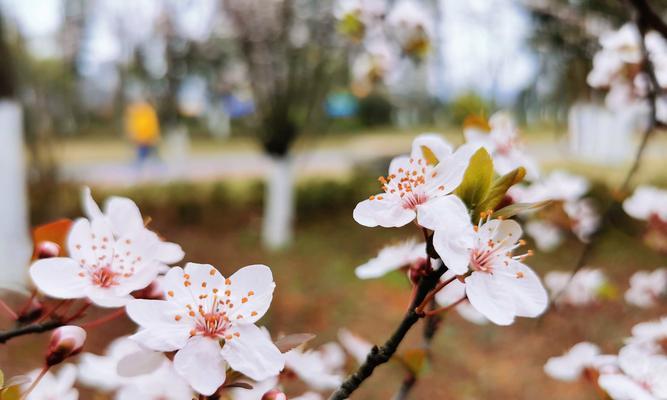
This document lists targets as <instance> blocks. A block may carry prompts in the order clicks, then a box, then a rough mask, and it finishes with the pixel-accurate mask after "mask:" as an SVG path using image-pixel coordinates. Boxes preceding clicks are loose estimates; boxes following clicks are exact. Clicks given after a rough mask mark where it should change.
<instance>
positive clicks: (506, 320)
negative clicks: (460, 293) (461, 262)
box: [465, 272, 515, 325]
mask: <svg viewBox="0 0 667 400" xmlns="http://www.w3.org/2000/svg"><path fill="white" fill-rule="evenodd" d="M465 283H466V294H467V295H468V300H469V301H470V304H472V305H473V307H475V309H477V311H479V312H480V313H482V315H484V316H485V317H486V318H488V319H489V320H490V321H491V322H493V323H494V324H498V325H510V324H512V322H514V315H515V305H514V299H513V298H512V296H511V294H510V293H509V292H508V291H507V289H506V287H504V286H503V284H502V283H501V282H499V280H498V278H497V277H495V276H494V275H491V274H488V273H483V272H473V274H472V275H470V276H469V277H467V278H466V279H465Z"/></svg>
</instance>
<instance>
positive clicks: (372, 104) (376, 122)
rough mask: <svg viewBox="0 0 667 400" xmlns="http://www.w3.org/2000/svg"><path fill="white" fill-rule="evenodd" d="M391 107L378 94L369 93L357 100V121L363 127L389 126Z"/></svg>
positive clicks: (384, 98) (387, 101) (385, 99)
mask: <svg viewBox="0 0 667 400" xmlns="http://www.w3.org/2000/svg"><path fill="white" fill-rule="evenodd" d="M392 111H393V106H392V104H391V103H390V102H389V100H388V99H387V98H386V97H385V96H383V95H381V94H379V93H371V94H369V95H368V96H366V97H364V98H362V99H360V100H359V112H358V116H359V121H360V122H361V125H362V126H364V127H375V126H381V125H389V124H391V114H392Z"/></svg>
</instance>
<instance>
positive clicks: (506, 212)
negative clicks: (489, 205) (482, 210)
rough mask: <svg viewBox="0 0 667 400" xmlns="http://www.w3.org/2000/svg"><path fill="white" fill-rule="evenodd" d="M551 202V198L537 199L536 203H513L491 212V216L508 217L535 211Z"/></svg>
mask: <svg viewBox="0 0 667 400" xmlns="http://www.w3.org/2000/svg"><path fill="white" fill-rule="evenodd" d="M550 203H551V200H545V201H538V202H537V203H514V204H511V205H509V206H507V207H503V208H501V209H500V210H498V211H496V212H494V213H493V215H492V217H493V218H509V217H513V216H515V215H517V214H518V213H522V212H524V211H535V210H539V209H540V208H542V207H546V206H547V205H549V204H550Z"/></svg>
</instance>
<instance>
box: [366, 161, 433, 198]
mask: <svg viewBox="0 0 667 400" xmlns="http://www.w3.org/2000/svg"><path fill="white" fill-rule="evenodd" d="M436 176H437V172H435V171H433V167H432V166H431V165H428V163H427V162H426V160H424V159H422V158H417V159H414V158H411V159H410V161H409V166H408V167H406V168H399V169H398V170H397V171H396V173H395V174H390V175H389V176H387V177H384V176H381V177H379V178H378V180H379V181H380V183H381V184H382V190H384V192H385V193H387V194H388V195H395V196H399V197H400V198H401V204H402V205H403V208H405V209H409V210H414V209H415V208H417V206H418V205H420V204H424V203H425V202H426V201H428V199H429V196H428V194H427V193H426V190H425V186H426V184H427V183H428V182H429V180H431V179H433V178H435V177H436ZM438 189H439V190H444V187H443V186H440V187H439V188H438ZM374 199H376V197H375V196H371V198H370V200H374ZM377 200H382V196H377Z"/></svg>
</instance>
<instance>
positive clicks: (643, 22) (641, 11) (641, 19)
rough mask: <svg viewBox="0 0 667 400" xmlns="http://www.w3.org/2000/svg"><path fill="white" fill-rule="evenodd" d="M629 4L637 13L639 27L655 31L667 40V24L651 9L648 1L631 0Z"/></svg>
mask: <svg viewBox="0 0 667 400" xmlns="http://www.w3.org/2000/svg"><path fill="white" fill-rule="evenodd" d="M629 2H630V4H631V5H632V7H634V9H635V10H636V11H637V15H638V21H637V24H638V25H640V26H643V27H645V28H646V30H650V29H654V30H656V31H658V32H660V34H661V35H662V36H663V37H664V38H665V39H667V23H665V21H663V20H662V18H660V16H659V15H658V14H657V13H656V12H655V11H654V10H653V8H651V5H650V4H648V0H629ZM640 29H641V27H640Z"/></svg>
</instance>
